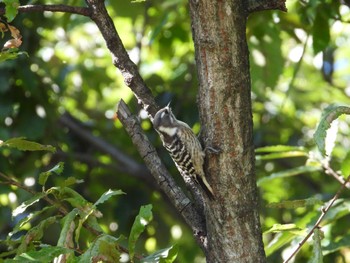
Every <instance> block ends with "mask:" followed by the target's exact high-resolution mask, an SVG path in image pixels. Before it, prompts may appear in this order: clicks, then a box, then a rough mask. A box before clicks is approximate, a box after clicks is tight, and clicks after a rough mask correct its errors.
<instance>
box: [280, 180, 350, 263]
mask: <svg viewBox="0 0 350 263" xmlns="http://www.w3.org/2000/svg"><path fill="white" fill-rule="evenodd" d="M349 180H350V175H349V176H348V177H347V179H346V180H344V183H343V184H342V185H341V187H340V188H339V189H338V191H337V193H336V194H335V195H334V197H333V198H332V199H331V200H330V201H329V203H328V205H327V206H326V208H322V213H321V215H320V217H319V218H318V219H317V222H316V223H315V225H314V226H313V227H312V228H311V230H310V231H309V233H308V234H307V235H306V236H305V237H304V239H303V240H302V241H301V242H300V243H299V244H298V247H297V248H296V249H295V250H294V252H293V253H292V254H291V255H290V256H289V257H288V259H286V260H285V261H283V263H288V262H289V261H290V260H291V259H292V258H293V257H294V256H295V255H296V254H297V253H298V252H299V250H300V249H301V247H302V246H303V245H304V244H305V243H306V241H307V240H308V239H309V238H310V237H311V235H312V234H313V233H314V231H315V229H316V228H318V227H319V225H320V223H321V222H322V220H323V218H324V217H325V216H326V214H327V213H328V211H329V209H330V208H331V207H332V206H333V204H334V202H335V201H336V200H337V199H338V198H339V196H340V194H341V193H342V192H343V191H344V189H345V188H346V184H347V183H348V182H349Z"/></svg>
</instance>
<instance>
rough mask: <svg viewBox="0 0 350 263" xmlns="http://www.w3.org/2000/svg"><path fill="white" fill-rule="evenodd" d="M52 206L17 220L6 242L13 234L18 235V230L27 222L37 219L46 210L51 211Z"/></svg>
mask: <svg viewBox="0 0 350 263" xmlns="http://www.w3.org/2000/svg"><path fill="white" fill-rule="evenodd" d="M52 208H53V206H46V207H44V208H43V209H41V210H39V211H35V212H33V213H30V214H28V215H27V216H26V217H24V218H22V219H21V220H19V221H18V222H17V223H16V225H15V226H14V227H13V229H12V231H11V232H10V233H9V234H8V237H7V240H9V239H10V238H11V237H12V236H13V235H14V234H16V233H18V232H19V231H20V230H22V227H23V226H24V225H25V224H27V223H28V222H29V221H31V220H33V219H35V218H37V217H38V216H39V215H41V214H42V213H45V212H46V211H47V210H49V209H52Z"/></svg>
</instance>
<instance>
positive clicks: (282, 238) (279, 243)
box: [265, 231, 296, 257]
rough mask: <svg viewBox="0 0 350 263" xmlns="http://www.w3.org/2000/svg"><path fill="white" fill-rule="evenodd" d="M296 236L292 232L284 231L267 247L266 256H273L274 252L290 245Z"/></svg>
mask: <svg viewBox="0 0 350 263" xmlns="http://www.w3.org/2000/svg"><path fill="white" fill-rule="evenodd" d="M295 236H296V234H294V233H293V232H290V231H283V232H279V233H277V234H276V235H275V236H274V238H273V239H272V240H271V241H270V242H269V243H268V244H267V246H266V247H265V253H266V256H267V257H268V256H271V255H272V254H273V253H274V252H276V251H277V250H279V249H280V248H282V247H283V246H285V245H286V244H288V243H290V242H291V241H292V240H293V239H294V238H295Z"/></svg>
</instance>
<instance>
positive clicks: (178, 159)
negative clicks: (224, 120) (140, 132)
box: [153, 104, 214, 199]
mask: <svg viewBox="0 0 350 263" xmlns="http://www.w3.org/2000/svg"><path fill="white" fill-rule="evenodd" d="M153 127H154V128H155V129H156V131H157V132H158V133H159V135H160V138H161V139H162V141H163V146H164V147H165V148H166V149H167V151H168V152H169V153H170V156H171V158H172V159H173V160H174V162H175V164H176V167H177V169H178V170H179V172H180V173H181V174H183V173H184V174H185V175H187V176H189V177H190V178H193V179H194V180H195V181H196V182H197V183H198V184H199V185H200V186H201V187H202V189H203V190H204V191H205V192H206V193H207V195H208V197H209V198H210V199H214V192H213V189H212V188H211V186H210V185H209V183H208V182H207V180H206V179H205V175H204V170H203V164H204V156H205V154H204V151H203V149H202V146H201V144H200V142H199V140H198V139H197V137H196V135H195V134H194V133H193V131H192V129H191V128H190V127H189V126H188V125H187V124H186V123H184V122H182V121H179V120H177V119H176V118H175V116H174V114H173V113H172V111H171V108H170V106H169V104H168V105H167V106H166V107H164V108H162V109H160V110H159V111H158V112H157V113H156V115H155V116H154V119H153Z"/></svg>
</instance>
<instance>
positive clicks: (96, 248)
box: [78, 234, 123, 263]
mask: <svg viewBox="0 0 350 263" xmlns="http://www.w3.org/2000/svg"><path fill="white" fill-rule="evenodd" d="M122 240H123V238H115V237H112V236H110V235H105V234H103V235H101V236H99V237H98V238H97V239H96V240H95V241H94V242H93V243H92V244H91V245H90V247H89V249H88V250H86V251H85V253H84V254H82V255H81V256H80V257H79V260H78V263H86V262H120V261H119V259H120V252H119V249H118V246H119V242H120V241H122Z"/></svg>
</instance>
